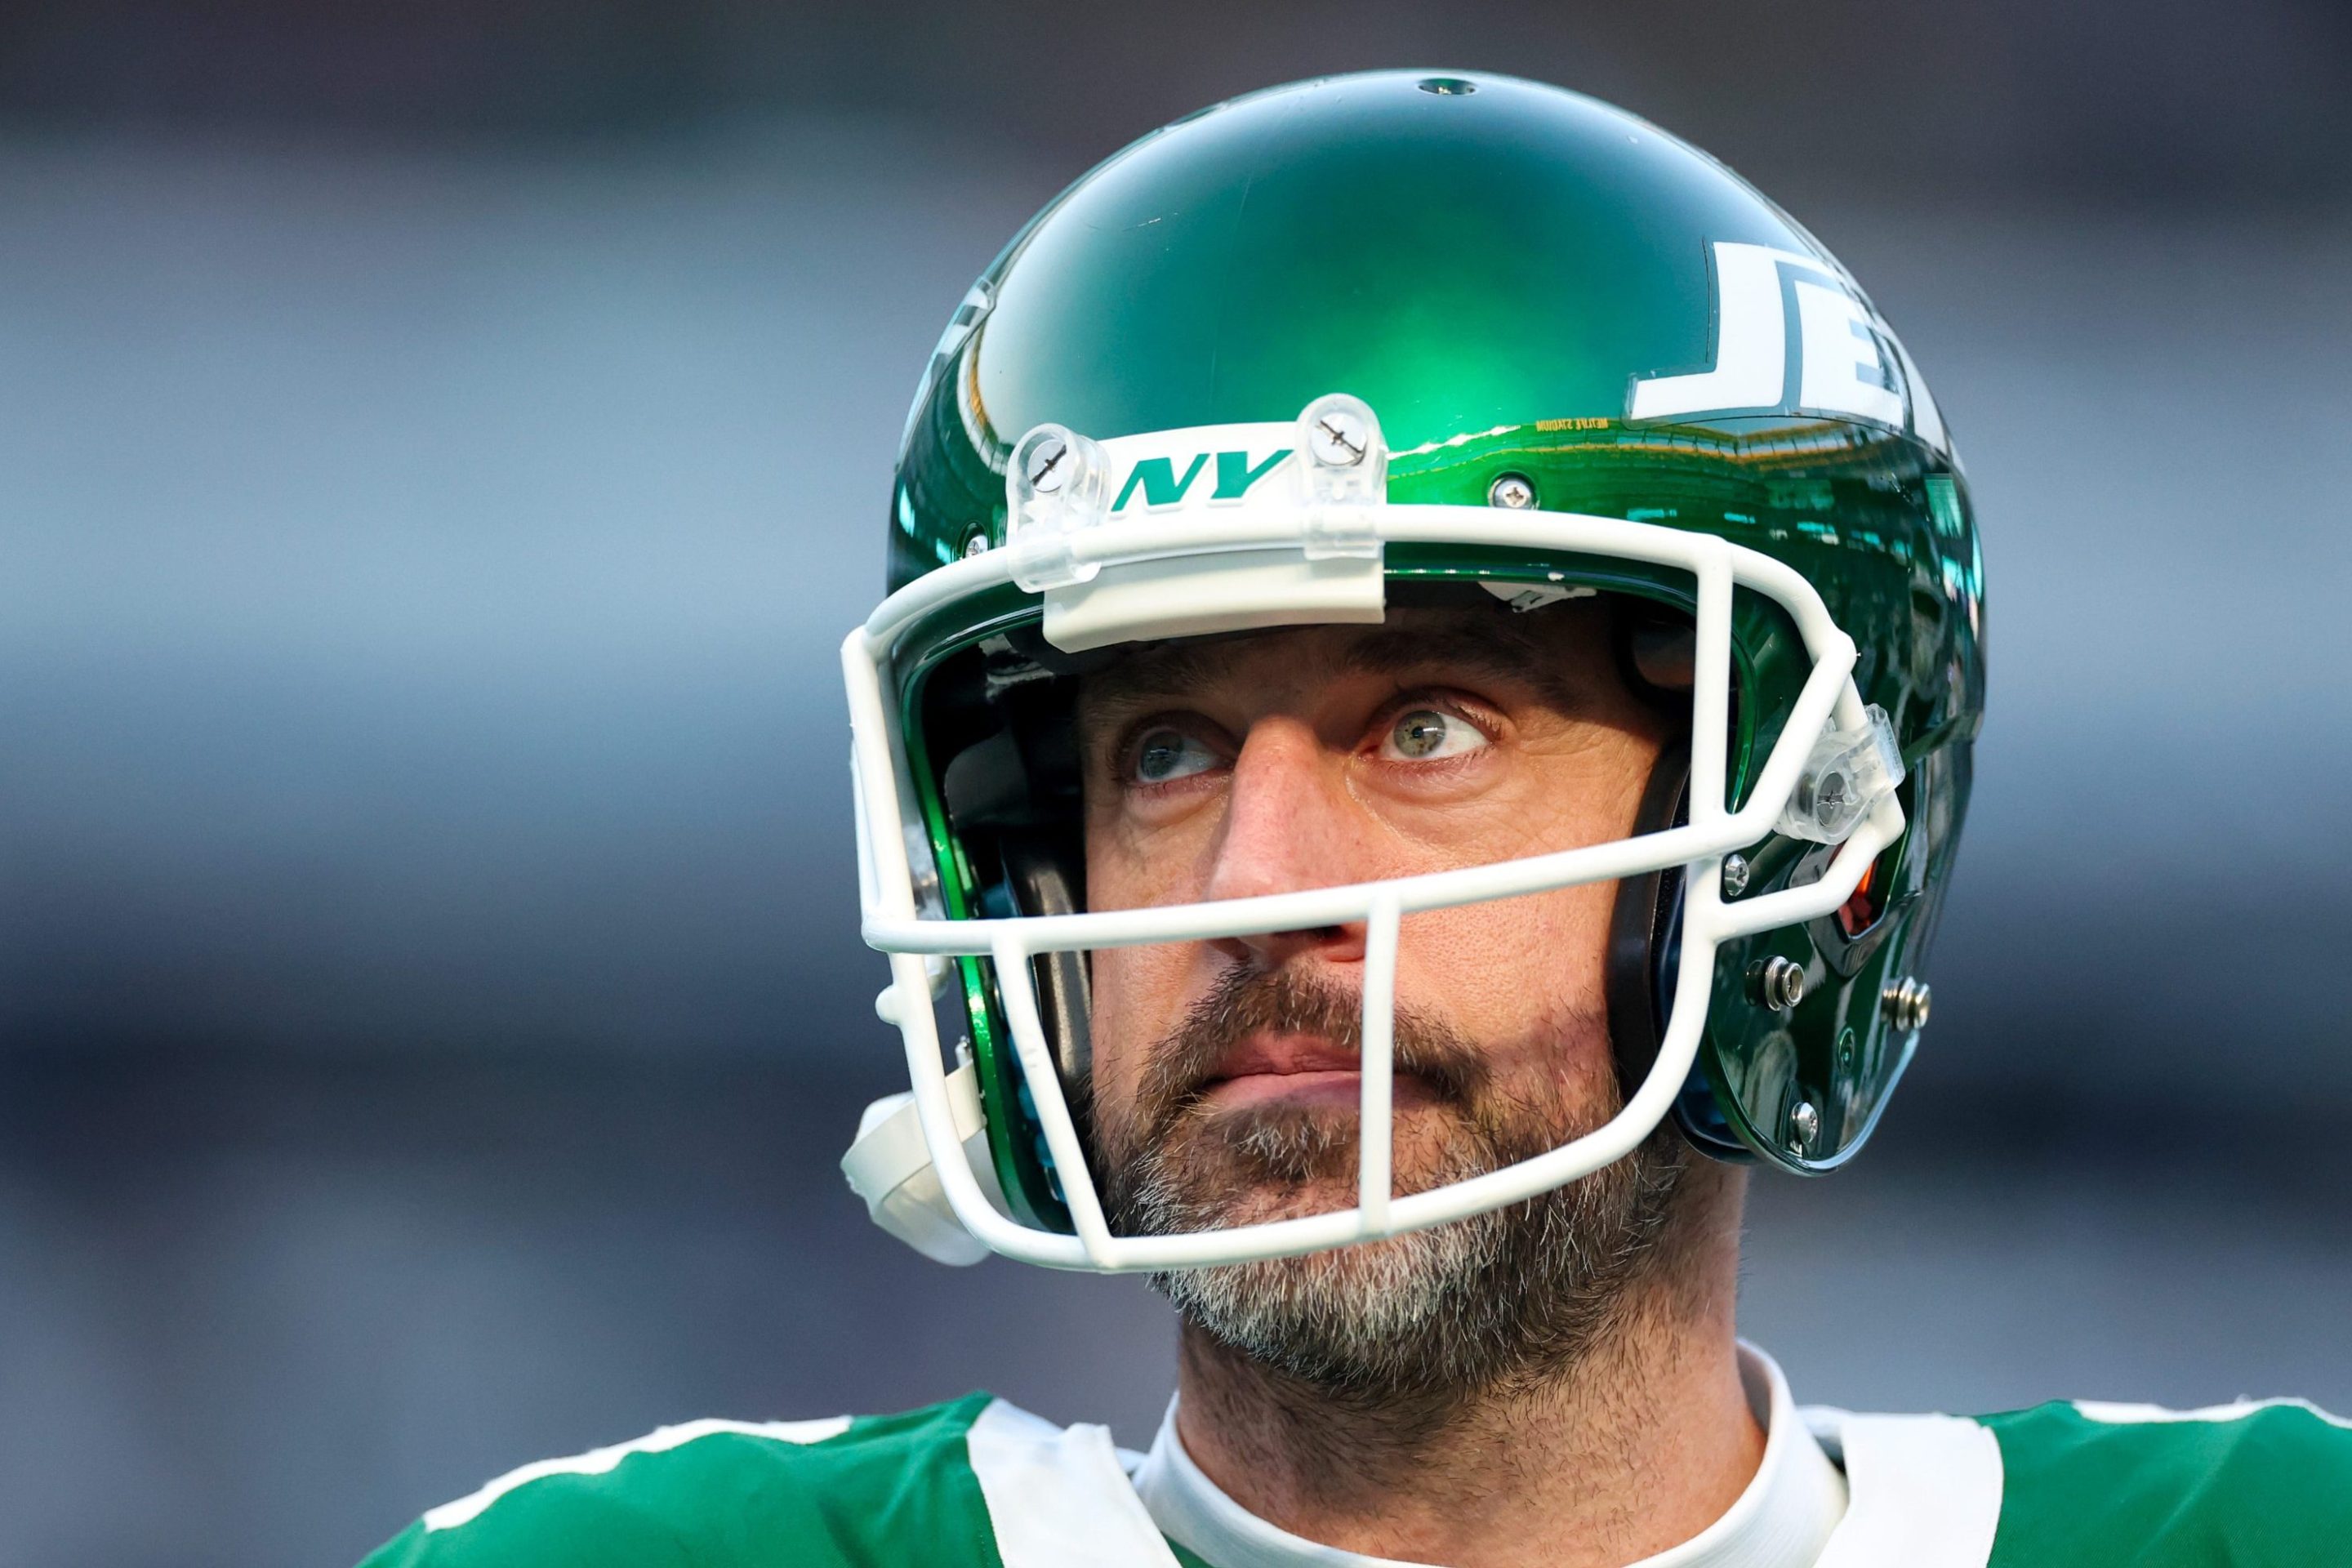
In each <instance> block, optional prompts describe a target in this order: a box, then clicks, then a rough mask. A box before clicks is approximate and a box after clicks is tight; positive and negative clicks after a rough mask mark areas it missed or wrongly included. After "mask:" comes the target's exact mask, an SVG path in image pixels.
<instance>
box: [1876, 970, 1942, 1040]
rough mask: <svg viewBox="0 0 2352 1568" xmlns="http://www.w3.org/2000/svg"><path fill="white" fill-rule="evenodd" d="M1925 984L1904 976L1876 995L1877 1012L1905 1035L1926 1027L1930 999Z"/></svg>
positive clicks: (1929, 993)
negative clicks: (1898, 981)
mask: <svg viewBox="0 0 2352 1568" xmlns="http://www.w3.org/2000/svg"><path fill="white" fill-rule="evenodd" d="M1931 995H1932V993H1931V992H1930V990H1929V988H1928V986H1927V982H1925V981H1922V980H1915V979H1913V978H1911V977H1910V976H1908V975H1906V976H1905V977H1904V978H1903V980H1902V981H1901V982H1900V983H1898V984H1894V985H1890V986H1888V987H1887V988H1886V989H1885V990H1884V991H1882V992H1880V993H1879V994H1878V1006H1879V1011H1881V1012H1882V1013H1884V1014H1885V1015H1886V1021H1887V1022H1888V1023H1890V1024H1892V1025H1894V1026H1895V1027H1896V1028H1897V1029H1900V1030H1901V1031H1902V1032H1903V1033H1905V1034H1906V1035H1907V1034H1909V1033H1911V1031H1912V1030H1914V1029H1924V1028H1926V1027H1927V1004H1928V1002H1929V1000H1930V998H1931Z"/></svg>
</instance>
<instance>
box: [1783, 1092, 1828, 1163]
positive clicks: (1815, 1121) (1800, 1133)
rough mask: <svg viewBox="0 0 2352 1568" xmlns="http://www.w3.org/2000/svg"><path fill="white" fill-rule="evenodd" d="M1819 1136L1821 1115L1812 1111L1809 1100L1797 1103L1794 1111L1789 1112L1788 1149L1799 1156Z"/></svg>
mask: <svg viewBox="0 0 2352 1568" xmlns="http://www.w3.org/2000/svg"><path fill="white" fill-rule="evenodd" d="M1821 1135H1822V1113H1821V1112H1820V1111H1818V1110H1814V1109H1813V1102H1812V1101H1811V1100H1799V1101H1797V1104H1796V1109H1794V1110H1791V1111H1790V1112H1789V1147H1790V1149H1793V1150H1794V1151H1796V1152H1798V1153H1800V1154H1801V1153H1803V1152H1805V1151H1806V1150H1808V1149H1810V1148H1811V1147H1812V1146H1813V1140H1814V1139H1816V1138H1818V1137H1820V1136H1821Z"/></svg>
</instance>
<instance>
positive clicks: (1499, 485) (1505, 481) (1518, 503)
mask: <svg viewBox="0 0 2352 1568" xmlns="http://www.w3.org/2000/svg"><path fill="white" fill-rule="evenodd" d="M1486 504H1487V505H1488V506H1499V507H1505V508H1507V509H1508V510H1512V511H1525V510H1528V508H1529V507H1531V506H1533V505H1535V504H1536V488H1535V486H1533V485H1531V484H1529V483H1528V481H1527V477H1526V476H1525V475H1523V474H1505V475H1503V476H1502V477H1501V478H1500V479H1496V481H1495V482H1494V483H1493V484H1491V485H1489V486H1487V487H1486Z"/></svg>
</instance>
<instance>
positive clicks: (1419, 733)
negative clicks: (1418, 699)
mask: <svg viewBox="0 0 2352 1568" xmlns="http://www.w3.org/2000/svg"><path fill="white" fill-rule="evenodd" d="M1485 744H1486V735H1485V733H1484V732H1482V731H1480V730H1479V728H1478V727H1477V726H1476V725H1475V724H1473V723H1471V722H1470V721H1468V720H1467V719H1464V718H1461V717H1459V716H1457V715H1455V714H1452V713H1446V712H1443V711H1440V710H1437V709H1435V708H1415V709H1413V710H1412V711H1411V712H1409V713H1403V714H1400V715H1399V716H1398V718H1397V721H1396V723H1395V724H1394V725H1392V726H1391V728H1390V730H1389V736H1388V741H1387V742H1386V743H1385V744H1384V745H1382V746H1381V755H1383V756H1388V757H1402V758H1403V759H1404V760H1405V761H1407V762H1412V763H1425V762H1433V761H1436V760H1438V759H1441V758H1444V757H1459V756H1464V755H1466V754H1467V753H1469V752H1475V751H1476V750H1477V749H1478V748H1479V747H1481V746H1483V745H1485Z"/></svg>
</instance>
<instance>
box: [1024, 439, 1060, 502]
mask: <svg viewBox="0 0 2352 1568" xmlns="http://www.w3.org/2000/svg"><path fill="white" fill-rule="evenodd" d="M1069 455H1070V444H1069V443H1068V442H1067V441H1065V440H1063V439H1062V438H1061V437H1058V436H1048V437H1045V439H1044V440H1042V441H1040V442H1038V443H1037V444H1036V445H1035V446H1034V447H1030V448H1029V463H1028V470H1027V471H1028V476H1029V488H1030V489H1033V490H1035V491H1036V492H1037V493H1038V494H1039V495H1041V496H1049V495H1052V494H1053V493H1054V492H1055V490H1058V489H1061V488H1062V481H1063V480H1064V479H1067V478H1068V477H1069V469H1068V467H1067V465H1066V462H1065V459H1066V458H1068V457H1069Z"/></svg>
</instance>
